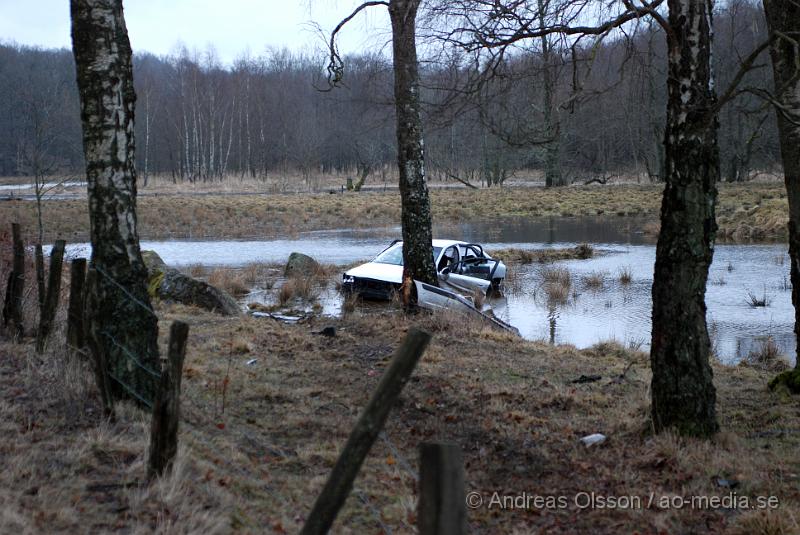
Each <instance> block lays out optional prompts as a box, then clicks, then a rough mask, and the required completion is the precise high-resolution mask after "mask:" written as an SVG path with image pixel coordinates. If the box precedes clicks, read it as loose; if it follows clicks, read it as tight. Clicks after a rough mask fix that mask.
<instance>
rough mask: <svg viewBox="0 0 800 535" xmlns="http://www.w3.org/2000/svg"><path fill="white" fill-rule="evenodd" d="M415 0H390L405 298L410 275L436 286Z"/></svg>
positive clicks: (412, 277)
mask: <svg viewBox="0 0 800 535" xmlns="http://www.w3.org/2000/svg"><path fill="white" fill-rule="evenodd" d="M418 8H419V0H391V2H390V3H389V16H390V18H391V20H392V50H393V54H394V58H393V61H394V98H395V110H396V113H397V165H398V167H399V171H400V198H401V203H402V225H403V284H404V288H405V289H407V290H408V291H407V292H404V296H406V299H405V300H404V301H405V302H406V303H408V296H409V295H410V287H411V282H410V281H411V280H412V279H416V280H418V281H421V282H426V283H428V284H432V285H435V286H438V285H439V283H438V279H437V277H436V269H435V267H434V265H433V244H432V241H433V231H432V230H431V202H430V198H429V195H428V184H427V182H426V181H425V163H424V156H423V142H422V120H421V118H420V109H419V72H418V66H417V44H416V36H415V32H416V17H417V9H418Z"/></svg>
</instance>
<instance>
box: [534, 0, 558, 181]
mask: <svg viewBox="0 0 800 535" xmlns="http://www.w3.org/2000/svg"><path fill="white" fill-rule="evenodd" d="M549 3H550V2H549V1H546V0H538V8H539V22H540V24H541V25H542V27H544V26H545V14H546V12H547V7H548V5H549ZM541 44H542V63H543V64H544V72H543V73H542V83H543V85H544V91H543V92H542V109H543V110H544V125H543V126H544V131H545V135H546V136H548V137H550V138H552V139H551V140H550V141H549V142H548V143H547V144H545V146H544V185H545V187H548V188H550V187H553V186H561V185H562V180H561V162H560V161H559V160H560V159H559V152H560V147H559V145H560V140H559V125H558V118H557V117H556V118H554V117H553V112H554V111H555V94H554V93H555V91H554V85H555V84H554V80H553V71H552V69H553V62H552V53H551V48H550V47H551V45H550V37H549V36H548V35H542V37H541Z"/></svg>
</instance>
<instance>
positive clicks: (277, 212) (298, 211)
mask: <svg viewBox="0 0 800 535" xmlns="http://www.w3.org/2000/svg"><path fill="white" fill-rule="evenodd" d="M661 191H662V186H660V185H653V186H637V185H607V186H573V187H566V188H553V189H544V188H538V187H511V188H493V189H488V190H479V191H476V190H467V189H452V188H448V189H433V190H432V191H431V200H432V201H431V202H432V205H433V217H434V221H435V222H437V223H439V224H447V223H448V222H463V221H467V220H470V219H473V218H496V217H529V218H536V217H553V216H555V217H577V216H609V217H636V218H638V220H643V221H645V224H644V226H643V229H642V230H643V231H644V232H646V233H649V234H651V235H655V234H656V233H657V231H658V217H659V210H660V205H661ZM188 193H190V190H187V192H186V193H180V192H178V193H175V194H160V195H157V196H142V197H140V198H139V200H138V217H139V228H140V232H141V236H142V237H143V238H149V239H164V238H196V239H200V238H248V237H269V236H278V235H280V236H287V235H291V234H292V233H296V232H298V231H303V230H319V229H331V228H342V227H353V228H368V227H375V226H384V225H397V224H399V221H400V198H399V194H398V193H397V192H396V191H389V192H385V193H384V192H361V193H344V194H340V193H335V194H328V193H323V194H308V193H306V194H277V193H276V194H255V193H253V194H245V195H223V194H211V195H189V194H188ZM0 206H2V210H0V228H8V224H9V223H10V222H11V221H14V220H17V221H20V222H21V223H22V224H23V225H24V228H25V232H26V233H27V235H28V237H29V238H32V237H33V236H34V235H35V229H36V213H35V204H34V203H33V202H30V201H3V202H2V203H1V204H0ZM787 210H788V208H787V204H786V192H785V189H784V187H783V185H781V184H779V183H761V182H759V183H755V182H754V183H748V184H744V185H739V184H736V185H727V184H723V185H720V196H719V204H718V208H717V216H718V223H719V226H720V233H719V235H720V237H721V238H722V239H730V240H739V241H746V240H769V239H780V238H782V237H784V236H785V233H786V223H787V221H788V211H787ZM44 222H45V230H46V235H47V239H49V240H51V239H54V238H56V237H61V238H64V239H66V240H68V241H73V242H74V241H86V240H87V238H88V231H89V221H88V213H87V204H86V200H85V199H71V200H52V201H47V202H45V203H44Z"/></svg>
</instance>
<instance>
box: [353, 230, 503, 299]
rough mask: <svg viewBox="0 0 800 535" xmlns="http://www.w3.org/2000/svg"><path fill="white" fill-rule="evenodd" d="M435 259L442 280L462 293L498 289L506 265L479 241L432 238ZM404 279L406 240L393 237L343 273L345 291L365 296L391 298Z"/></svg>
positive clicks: (440, 281) (485, 291)
mask: <svg viewBox="0 0 800 535" xmlns="http://www.w3.org/2000/svg"><path fill="white" fill-rule="evenodd" d="M433 261H434V265H435V266H436V272H437V274H438V276H439V284H440V285H441V286H442V287H443V288H449V289H450V290H455V291H458V292H462V293H467V294H474V293H476V292H479V293H481V294H483V295H488V294H489V292H490V291H492V290H495V291H497V290H499V289H500V285H501V283H502V282H503V279H504V278H505V276H506V266H505V264H503V262H502V261H500V260H497V259H495V258H492V257H491V256H490V255H489V254H487V253H486V252H485V251H484V250H483V247H482V246H481V245H479V244H477V243H467V242H463V241H456V240H433ZM402 282H403V242H402V241H401V240H395V241H393V242H392V243H391V244H390V245H389V246H388V247H387V248H386V249H384V250H383V251H381V253H380V254H379V255H378V256H376V257H375V259H374V260H372V261H371V262H367V263H366V264H362V265H360V266H357V267H354V268H352V269H350V270H348V271H347V272H345V273H344V275H343V276H342V291H344V292H345V293H356V294H358V295H359V296H360V297H362V298H366V299H377V300H383V299H392V296H393V295H394V293H395V292H397V291H398V290H399V289H400V285H401V284H402Z"/></svg>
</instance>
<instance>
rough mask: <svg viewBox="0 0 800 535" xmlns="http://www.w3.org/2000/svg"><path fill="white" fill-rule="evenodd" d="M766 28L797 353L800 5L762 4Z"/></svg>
mask: <svg viewBox="0 0 800 535" xmlns="http://www.w3.org/2000/svg"><path fill="white" fill-rule="evenodd" d="M764 11H765V13H766V16H767V27H768V28H769V31H770V34H773V36H774V41H773V42H772V46H771V47H770V55H771V56H772V72H773V76H774V79H775V99H776V100H777V105H778V107H777V108H776V109H777V112H778V137H779V139H780V145H781V158H782V159H783V173H784V180H785V183H786V193H787V196H788V198H789V258H790V264H791V268H790V276H791V280H792V304H793V305H794V311H795V312H794V314H795V323H794V332H795V335H796V336H797V340H798V349H800V64H799V63H798V62H800V52H798V46H800V45H799V44H798V42H800V4H798V3H797V1H796V0H764ZM798 362H800V359H799V360H798ZM792 377H794V381H792V382H791V383H790V384H789V386H790V387H792V390H794V391H795V392H800V366H798V365H797V364H795V369H794V374H787V375H786V376H785V378H787V379H788V378H792Z"/></svg>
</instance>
